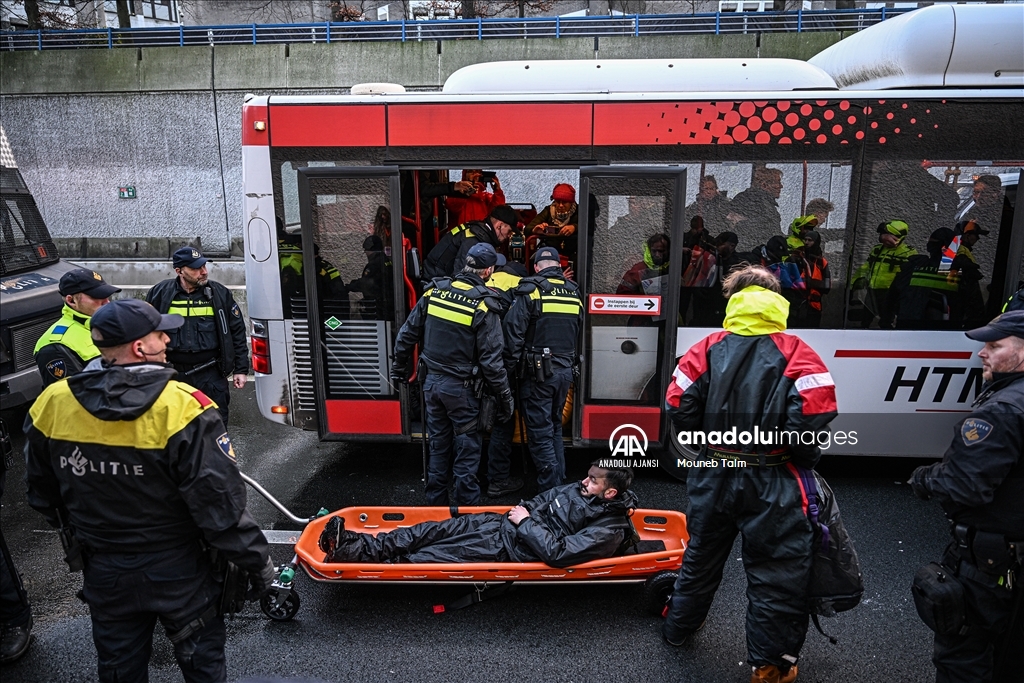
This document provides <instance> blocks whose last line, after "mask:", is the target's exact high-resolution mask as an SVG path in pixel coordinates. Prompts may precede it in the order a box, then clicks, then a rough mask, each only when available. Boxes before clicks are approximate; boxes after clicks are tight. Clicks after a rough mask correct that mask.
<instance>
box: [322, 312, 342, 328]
mask: <svg viewBox="0 0 1024 683" xmlns="http://www.w3.org/2000/svg"><path fill="white" fill-rule="evenodd" d="M324 326H325V327H326V328H327V329H329V330H331V331H332V332H333V331H334V330H336V329H338V328H339V327H341V321H340V320H338V319H337V318H335V317H334V316H333V315H332V316H331V317H330V318H328V319H327V320H325V321H324Z"/></svg>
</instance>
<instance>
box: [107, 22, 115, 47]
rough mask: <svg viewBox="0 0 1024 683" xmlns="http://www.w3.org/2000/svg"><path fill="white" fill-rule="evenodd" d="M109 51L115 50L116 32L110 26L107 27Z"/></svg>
mask: <svg viewBox="0 0 1024 683" xmlns="http://www.w3.org/2000/svg"><path fill="white" fill-rule="evenodd" d="M107 49H108V50H113V49H114V31H113V30H112V29H111V28H110V27H109V26H108V27H107Z"/></svg>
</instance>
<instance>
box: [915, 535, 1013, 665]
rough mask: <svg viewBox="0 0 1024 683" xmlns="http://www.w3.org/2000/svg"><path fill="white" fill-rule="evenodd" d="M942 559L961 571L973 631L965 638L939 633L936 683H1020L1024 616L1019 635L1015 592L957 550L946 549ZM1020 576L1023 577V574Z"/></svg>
mask: <svg viewBox="0 0 1024 683" xmlns="http://www.w3.org/2000/svg"><path fill="white" fill-rule="evenodd" d="M942 563H943V564H944V565H946V566H947V567H955V568H956V569H957V577H958V578H959V579H960V583H961V584H962V585H963V587H964V597H965V598H966V602H967V626H968V631H967V633H965V634H964V635H962V636H961V635H953V636H942V635H939V634H936V635H935V649H934V651H933V653H932V662H933V663H934V664H935V680H936V683H960V682H961V681H962V682H964V683H966V682H967V681H984V682H986V683H987V682H989V681H991V682H992V683H1019V682H1020V681H1022V680H1024V635H1022V631H1021V628H1022V624H1021V617H1020V616H1018V618H1017V623H1016V625H1015V628H1014V630H1013V633H1011V632H1010V615H1011V611H1012V602H1013V593H1012V591H1010V590H1008V589H1007V588H1006V586H1005V585H1000V584H999V577H997V576H992V575H991V574H985V573H982V572H980V571H978V569H977V568H975V567H974V565H972V564H970V563H968V562H962V561H960V560H958V559H957V558H956V556H955V555H953V554H952V553H946V556H945V557H944V558H943V559H942ZM1017 575H1018V578H1020V572H1018V574H1017ZM1005 582H1006V580H1005V578H1004V579H1003V583H1004V584H1005ZM1017 590H1021V587H1020V586H1018V587H1017ZM1000 661H1001V662H1002V666H1001V667H1000V671H999V672H996V671H995V670H994V667H995V665H996V663H997V662H1000Z"/></svg>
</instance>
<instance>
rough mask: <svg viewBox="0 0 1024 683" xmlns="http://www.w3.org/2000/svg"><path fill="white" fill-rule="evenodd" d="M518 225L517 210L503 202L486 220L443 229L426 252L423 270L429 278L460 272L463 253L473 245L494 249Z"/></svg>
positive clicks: (464, 254) (464, 256)
mask: <svg viewBox="0 0 1024 683" xmlns="http://www.w3.org/2000/svg"><path fill="white" fill-rule="evenodd" d="M517 224H518V222H517V220H516V212H515V211H514V210H513V209H512V207H511V206H506V205H505V204H502V205H500V206H496V207H494V209H492V210H491V213H490V215H489V216H488V217H487V220H483V221H469V222H468V223H462V224H460V225H457V226H455V227H454V228H452V229H451V230H449V231H448V232H446V233H445V234H444V235H443V236H442V237H441V240H440V241H439V242H438V243H437V244H436V245H434V248H433V249H431V250H430V253H429V254H427V258H426V259H425V260H424V261H423V272H424V274H425V275H426V276H427V277H429V278H437V277H452V276H453V275H457V274H458V273H461V272H462V268H463V266H464V265H466V254H467V253H469V250H470V248H472V247H473V245H475V244H489V245H491V246H492V247H494V250H495V251H497V250H498V247H499V246H501V245H502V244H505V243H507V242H508V238H509V236H510V235H511V234H512V230H513V228H515V227H516V225H517Z"/></svg>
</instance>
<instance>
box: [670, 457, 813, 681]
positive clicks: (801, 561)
mask: <svg viewBox="0 0 1024 683" xmlns="http://www.w3.org/2000/svg"><path fill="white" fill-rule="evenodd" d="M686 490H687V493H688V494H689V497H690V505H689V509H688V510H687V512H686V525H687V528H688V530H689V532H690V545H689V546H688V547H687V549H686V561H685V562H683V566H682V568H681V569H680V570H679V578H678V579H676V584H675V589H674V590H673V592H672V597H671V599H670V600H669V611H668V614H667V615H666V619H665V624H664V627H663V628H664V633H665V635H666V637H668V638H669V640H673V641H675V640H679V639H681V638H682V637H684V636H685V635H687V634H689V633H692V632H694V631H696V630H697V628H699V627H700V625H701V624H702V623H703V622H704V620H705V619H706V618H707V615H708V610H709V609H710V608H711V602H712V600H713V599H714V597H715V591H717V590H718V585H719V584H720V583H721V582H722V570H723V569H724V568H725V563H726V562H727V561H728V560H729V557H730V555H731V554H732V546H733V541H734V540H735V539H736V534H737V533H739V534H740V535H742V537H743V566H744V569H745V570H746V573H747V662H748V663H749V664H751V665H752V666H764V665H767V664H774V665H776V666H779V667H782V668H784V669H788V668H789V666H790V664H792V663H794V662H795V661H796V658H797V657H798V656H799V654H800V648H801V647H803V644H804V638H805V637H806V636H807V621H808V613H807V585H808V583H809V581H810V572H811V542H812V538H813V532H812V530H811V524H810V522H809V521H808V520H807V514H806V512H805V511H804V509H803V496H802V494H801V490H800V484H799V481H798V480H797V476H796V474H795V473H794V472H793V471H791V470H790V469H789V467H788V466H785V465H781V466H778V467H764V468H760V467H756V466H753V467H748V468H745V469H725V468H710V467H706V468H696V467H692V468H690V469H689V473H688V476H687V479H686Z"/></svg>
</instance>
